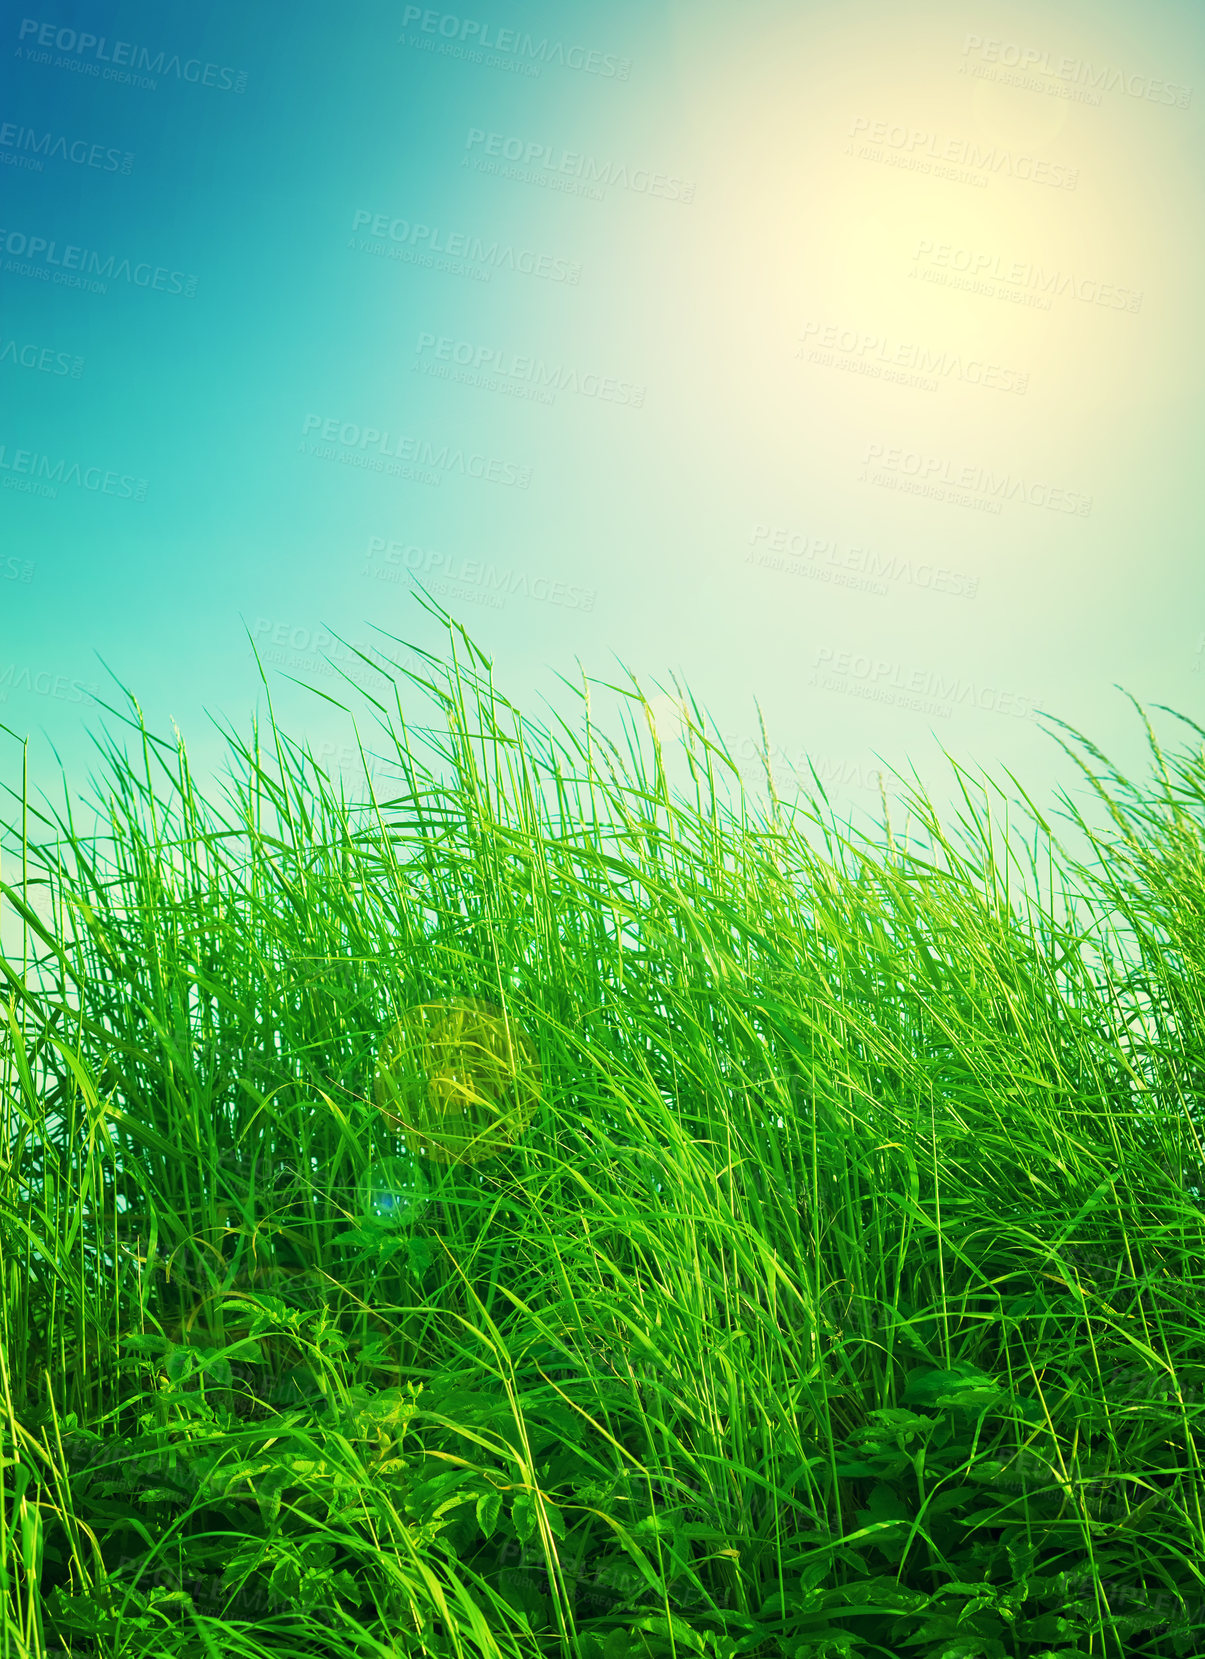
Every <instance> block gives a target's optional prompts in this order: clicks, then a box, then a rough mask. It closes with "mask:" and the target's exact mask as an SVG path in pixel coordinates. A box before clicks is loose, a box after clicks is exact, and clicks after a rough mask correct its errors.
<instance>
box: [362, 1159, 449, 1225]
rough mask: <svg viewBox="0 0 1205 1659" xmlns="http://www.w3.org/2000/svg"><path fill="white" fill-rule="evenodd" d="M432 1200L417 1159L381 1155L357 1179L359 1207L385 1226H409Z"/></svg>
mask: <svg viewBox="0 0 1205 1659" xmlns="http://www.w3.org/2000/svg"><path fill="white" fill-rule="evenodd" d="M430 1202H431V1188H430V1185H429V1183H428V1181H427V1177H426V1175H425V1174H424V1173H423V1167H422V1165H421V1164H420V1163H419V1162H418V1160H417V1159H416V1158H381V1159H378V1161H377V1162H376V1163H375V1164H371V1165H370V1166H369V1168H368V1169H367V1170H366V1171H365V1172H364V1174H363V1175H362V1176H361V1178H360V1208H361V1210H362V1211H363V1212H364V1213H365V1214H366V1215H369V1216H371V1217H372V1219H373V1220H374V1221H376V1222H379V1223H381V1224H382V1225H384V1226H388V1227H409V1226H411V1225H413V1223H414V1222H416V1221H417V1220H418V1218H419V1216H421V1215H422V1213H423V1211H424V1210H425V1209H426V1208H427V1206H428V1205H429V1204H430Z"/></svg>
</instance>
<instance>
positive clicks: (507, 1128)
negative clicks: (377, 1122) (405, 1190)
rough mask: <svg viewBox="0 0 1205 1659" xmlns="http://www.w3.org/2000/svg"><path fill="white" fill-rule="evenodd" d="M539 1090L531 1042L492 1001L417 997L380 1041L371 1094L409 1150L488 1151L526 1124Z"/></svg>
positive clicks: (450, 1157)
mask: <svg viewBox="0 0 1205 1659" xmlns="http://www.w3.org/2000/svg"><path fill="white" fill-rule="evenodd" d="M539 1098H540V1065H539V1058H538V1056H537V1054H536V1050H535V1046H534V1044H533V1043H532V1042H531V1040H530V1039H529V1038H528V1037H526V1036H525V1035H524V1033H523V1032H522V1031H520V1030H519V1028H518V1026H517V1025H516V1024H515V1022H514V1020H513V1019H511V1018H510V1017H509V1016H508V1015H504V1014H503V1012H502V1010H501V1009H500V1008H497V1007H495V1006H494V1004H493V1003H489V1002H480V1001H477V1000H475V999H473V998H468V997H464V998H455V999H450V1000H447V1001H442V1002H424V1003H420V1004H419V1005H418V1006H417V1007H416V1008H412V1009H409V1010H408V1011H407V1013H406V1014H404V1015H403V1017H402V1018H401V1019H400V1020H399V1021H398V1022H397V1024H396V1025H395V1026H394V1027H393V1028H392V1030H390V1031H389V1032H388V1033H387V1035H386V1037H385V1040H384V1042H383V1043H382V1045H381V1053H380V1057H379V1059H378V1061H377V1070H376V1079H375V1082H374V1085H373V1100H374V1101H375V1103H376V1106H377V1108H378V1110H379V1111H380V1112H381V1113H382V1115H383V1116H384V1117H385V1118H386V1120H387V1121H388V1122H389V1123H390V1124H391V1125H392V1126H393V1128H394V1129H396V1130H397V1131H398V1133H399V1134H400V1135H401V1137H402V1140H403V1142H404V1143H405V1146H406V1150H407V1151H408V1152H409V1153H410V1154H411V1155H412V1156H418V1157H423V1158H430V1159H432V1160H433V1161H434V1162H435V1163H443V1164H474V1163H480V1162H481V1161H483V1160H484V1159H486V1158H496V1157H497V1156H498V1155H499V1153H501V1152H503V1151H505V1149H506V1148H507V1147H508V1146H511V1145H513V1144H514V1142H515V1141H516V1140H517V1139H518V1138H519V1136H520V1135H521V1134H522V1133H523V1131H524V1130H525V1129H526V1128H527V1127H528V1125H529V1124H530V1122H531V1120H532V1118H533V1117H534V1115H535V1109H536V1105H537V1103H538V1101H539Z"/></svg>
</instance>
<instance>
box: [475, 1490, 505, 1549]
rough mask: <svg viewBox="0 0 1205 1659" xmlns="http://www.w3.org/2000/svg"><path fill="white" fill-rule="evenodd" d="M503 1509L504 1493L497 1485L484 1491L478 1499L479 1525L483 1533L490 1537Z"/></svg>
mask: <svg viewBox="0 0 1205 1659" xmlns="http://www.w3.org/2000/svg"><path fill="white" fill-rule="evenodd" d="M501 1510H502V1494H501V1492H499V1491H498V1489H497V1488H496V1487H491V1488H490V1489H489V1491H488V1492H483V1493H482V1494H481V1496H480V1497H479V1498H478V1499H477V1525H478V1526H479V1527H480V1528H481V1532H482V1535H483V1536H484V1537H486V1538H488V1537H489V1536H490V1535H491V1534H492V1532H493V1530H494V1528H495V1527H496V1526H497V1524H498V1516H499V1514H500V1513H501Z"/></svg>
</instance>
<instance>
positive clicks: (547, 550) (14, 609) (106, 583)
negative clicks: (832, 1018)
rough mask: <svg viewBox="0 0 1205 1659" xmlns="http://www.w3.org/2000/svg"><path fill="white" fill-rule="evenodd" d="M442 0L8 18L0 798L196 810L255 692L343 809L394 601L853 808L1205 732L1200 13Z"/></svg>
mask: <svg viewBox="0 0 1205 1659" xmlns="http://www.w3.org/2000/svg"><path fill="white" fill-rule="evenodd" d="M464 3H465V5H466V7H468V8H469V9H466V10H463V11H444V10H441V9H438V8H436V9H429V8H424V7H419V6H414V5H399V4H394V3H389V4H384V3H381V0H363V3H360V4H357V5H356V6H355V7H354V8H346V9H344V10H343V11H342V12H341V11H339V10H338V9H332V8H331V7H329V6H325V5H324V6H321V7H319V6H318V5H316V4H315V3H314V0H298V3H297V4H296V5H294V6H291V7H289V8H288V10H287V13H286V12H282V11H281V10H280V9H279V8H267V7H247V6H245V5H235V4H234V3H233V0H220V3H217V4H213V5H209V6H206V7H204V8H197V7H185V6H183V5H179V4H159V5H155V6H151V5H149V4H145V3H143V4H127V3H125V0H110V3H108V4H106V5H104V6H101V5H99V4H97V3H95V0H92V3H88V4H72V3H71V0H59V3H58V4H57V5H56V6H55V8H54V9H53V10H48V11H42V10H38V9H37V7H38V6H39V5H40V4H41V0H25V4H28V5H30V6H32V7H34V10H33V11H31V12H30V14H29V15H25V13H24V11H23V10H22V8H21V7H18V8H17V9H16V10H10V11H9V12H8V13H7V14H6V17H5V20H4V22H3V23H2V24H0V85H2V92H0V168H2V169H3V174H2V176H3V182H4V187H5V188H4V190H3V201H4V206H3V209H2V210H0V292H2V294H3V300H2V304H0V446H2V447H0V486H2V487H0V515H2V524H3V529H2V535H0V721H2V722H3V724H4V726H5V728H6V729H7V735H5V734H0V781H3V782H5V783H7V784H8V785H9V786H10V787H12V786H14V784H18V783H19V778H20V767H21V759H22V743H23V741H24V740H25V739H26V738H28V740H29V750H28V755H29V767H30V773H31V776H32V777H33V778H34V780H35V784H38V785H40V784H43V783H44V784H45V785H46V786H47V787H52V786H53V784H54V779H55V777H56V776H57V771H58V767H59V766H60V764H61V765H62V766H63V767H64V768H65V769H66V773H67V776H68V778H69V780H71V785H72V788H73V789H75V788H79V789H83V788H84V787H85V786H86V781H87V775H88V773H89V771H90V770H92V769H93V768H94V764H95V763H94V750H93V748H92V738H91V735H90V734H94V733H96V732H98V731H99V730H100V728H101V724H102V722H103V721H105V720H108V722H109V724H110V726H111V727H113V726H114V722H113V717H112V716H111V715H106V713H105V710H104V709H103V708H102V707H101V702H102V701H103V702H106V703H114V702H116V703H118V704H120V703H121V701H122V699H123V695H124V694H123V692H122V691H121V690H120V687H125V688H128V690H129V691H130V692H131V693H132V694H133V695H134V696H135V697H136V698H137V700H138V703H139V706H140V707H141V708H142V709H143V711H144V712H145V714H146V718H147V720H148V722H149V724H150V725H151V726H152V728H153V729H154V730H156V731H158V732H161V733H163V734H164V735H167V736H170V735H171V732H172V730H173V726H174V727H175V728H176V729H178V730H179V731H180V732H181V733H182V734H183V735H184V738H185V740H186V742H187V744H188V747H189V751H190V754H191V755H192V757H193V762H194V765H195V767H196V770H197V772H198V773H199V775H201V776H202V777H204V776H206V775H207V774H208V772H209V770H210V769H212V768H214V767H217V766H219V765H220V763H221V758H222V743H221V739H220V736H219V733H218V730H217V727H216V726H215V721H217V722H222V721H225V722H228V723H230V724H232V725H233V726H234V727H235V728H237V729H238V730H240V731H244V732H245V731H246V730H247V729H248V728H249V725H250V722H251V720H252V718H253V717H254V715H255V714H256V711H257V710H259V711H260V712H262V710H263V708H264V705H265V692H264V686H263V683H262V681H261V678H260V668H259V666H257V661H256V655H255V649H253V647H254V648H256V649H257V650H258V653H259V657H260V661H261V662H262V665H263V668H264V670H265V672H266V673H267V676H268V680H269V684H270V685H271V689H272V698H273V704H274V707H275V710H276V713H277V717H278V719H279V720H280V722H281V724H282V725H283V726H284V728H285V729H286V730H287V731H289V732H290V733H291V734H292V735H294V736H296V737H298V738H299V739H304V740H306V741H308V742H310V743H311V745H312V746H313V748H314V750H315V752H316V753H317V754H319V755H320V757H321V758H323V760H324V761H325V762H327V763H328V764H330V765H332V766H334V767H345V766H353V764H354V751H353V749H352V746H351V745H352V732H351V727H350V722H349V719H348V717H347V716H345V715H343V714H342V713H341V712H340V711H339V710H338V709H337V708H336V707H334V706H333V705H332V703H331V702H330V701H329V698H330V697H332V696H333V697H338V698H340V699H341V700H349V699H353V698H355V697H356V696H358V695H359V694H358V692H356V691H354V690H353V688H352V687H349V686H348V684H347V683H346V681H345V680H344V679H343V678H342V677H341V676H340V673H339V672H338V670H339V669H342V670H343V671H344V672H345V673H347V674H350V675H351V677H352V679H353V680H355V681H357V682H359V683H361V684H363V685H364V686H368V687H371V686H373V685H374V683H376V682H375V681H374V678H373V675H372V673H371V670H369V669H368V668H366V667H365V666H364V665H363V663H362V662H361V660H360V659H359V658H358V657H357V656H356V655H355V654H354V650H353V648H357V649H361V650H364V651H367V652H370V653H371V651H372V650H373V649H374V648H379V647H381V646H382V645H383V646H384V647H385V648H386V649H387V650H389V651H391V652H393V653H394V654H395V655H396V656H399V657H400V658H401V660H404V661H413V660H414V659H413V658H411V657H409V655H408V653H407V646H408V645H417V646H419V647H421V648H422V649H425V650H430V651H435V652H437V653H439V652H442V651H443V649H444V645H445V642H446V635H445V633H444V631H443V629H442V627H441V626H440V624H439V623H438V621H437V619H435V618H433V617H432V616H430V615H429V614H428V613H427V611H426V610H424V609H423V607H422V606H421V605H420V604H419V603H418V601H417V599H416V598H415V583H416V581H419V580H421V581H422V582H423V583H424V584H425V585H426V587H427V589H428V591H429V592H430V593H431V595H432V597H433V598H435V599H436V600H438V602H439V603H440V604H443V605H444V606H446V607H447V609H448V610H450V611H451V612H452V614H453V615H454V617H455V618H456V619H457V620H458V621H459V622H461V623H462V624H463V625H464V626H465V628H466V629H467V630H468V632H469V633H470V634H471V636H472V637H473V638H474V639H475V640H476V641H477V643H478V644H479V645H480V646H481V647H482V649H483V650H485V651H486V653H487V654H488V655H489V657H490V659H491V660H492V662H493V664H494V669H493V672H494V677H495V682H496V684H497V685H498V686H499V688H500V689H501V690H502V691H503V692H504V693H505V694H506V695H507V696H509V697H510V698H511V700H512V701H514V702H517V703H518V705H519V707H520V708H522V709H523V710H524V711H525V712H526V713H529V714H531V715H533V716H535V717H536V718H537V719H539V718H543V719H547V718H548V713H549V710H550V709H557V710H560V711H561V712H562V713H564V714H565V716H566V717H567V718H568V719H569V720H570V721H571V722H574V723H575V722H577V720H578V718H579V712H580V708H581V704H580V701H579V699H578V698H576V697H575V696H574V695H573V694H572V692H570V691H569V690H568V689H567V688H566V687H565V686H564V685H563V684H562V683H561V681H560V680H559V679H558V676H564V677H565V678H566V679H569V680H571V681H576V682H577V683H580V681H581V676H582V674H583V673H585V674H586V675H588V676H590V677H592V678H593V679H594V680H595V681H596V682H597V684H596V687H595V689H594V693H593V696H594V699H595V700H594V704H593V708H594V713H595V715H596V717H598V718H600V719H601V720H603V721H604V722H605V721H606V719H607V716H606V714H605V711H606V709H607V708H608V707H611V708H613V709H616V710H617V709H618V707H619V705H620V702H621V699H620V698H619V697H618V695H617V694H614V693H609V692H607V691H606V689H605V684H606V683H607V682H610V683H612V684H616V683H618V684H626V683H627V681H626V673H625V670H626V669H630V670H631V671H632V672H633V673H635V674H636V676H637V678H638V679H639V681H640V683H641V684H642V686H644V688H645V689H646V690H647V691H649V692H650V693H653V692H654V687H655V685H656V684H657V683H660V685H661V686H662V687H663V688H665V690H664V691H663V692H658V693H656V694H655V698H654V707H655V710H656V714H657V718H658V726H659V730H660V731H661V733H662V734H663V735H664V736H665V737H667V738H672V737H673V735H674V733H675V732H676V730H677V721H676V714H675V706H674V697H675V693H674V680H675V678H676V680H677V682H678V683H680V684H681V685H683V686H684V687H687V688H688V689H689V691H690V692H691V693H692V694H693V696H694V697H695V699H696V700H697V701H698V703H699V704H700V705H701V706H703V707H704V708H706V709H707V710H708V711H709V712H710V714H711V716H712V717H713V719H714V721H715V724H716V727H717V728H718V730H719V732H720V734H721V735H722V736H723V738H724V739H725V741H726V742H727V744H728V746H729V748H730V751H731V752H732V754H733V756H734V758H735V759H737V760H738V762H739V764H740V766H741V768H742V772H743V775H744V776H745V777H746V778H747V780H748V783H749V786H750V787H751V788H754V789H756V788H758V787H759V779H760V777H761V766H760V762H759V760H758V758H757V749H758V747H759V745H760V741H761V740H760V731H759V721H758V709H759V708H760V710H761V713H762V715H763V716H764V718H765V721H766V725H767V729H768V732H769V735H770V741H771V745H772V754H773V760H774V765H775V768H776V772H777V776H778V780H779V783H780V788H781V786H782V782H783V779H784V778H789V775H790V769H791V767H792V766H794V767H796V768H798V769H799V770H800V771H806V768H807V765H808V762H809V760H810V761H811V763H812V764H813V765H815V767H816V768H817V771H818V773H819V775H820V777H821V779H822V781H824V783H825V785H826V787H827V788H828V789H829V792H830V795H831V797H832V798H833V800H834V802H835V803H836V804H837V806H838V807H839V808H840V809H841V810H843V811H849V812H853V813H855V814H859V813H873V812H875V811H877V809H878V802H879V793H878V780H879V775H880V773H883V772H885V771H886V773H887V774H888V782H889V783H890V769H891V768H896V769H898V770H900V771H902V772H904V773H906V774H907V773H910V772H911V771H912V770H913V769H915V771H916V773H917V774H918V775H919V776H920V777H921V779H922V780H923V781H924V783H925V785H926V787H928V788H929V789H930V791H931V792H932V794H933V796H934V798H935V799H937V800H939V801H944V800H947V799H953V798H954V791H955V785H954V783H953V781H952V779H951V777H950V774H949V770H948V765H947V762H946V761H945V759H944V758H943V750H944V751H945V752H946V753H948V754H949V755H950V756H952V757H953V758H955V759H956V760H957V761H958V762H959V763H960V764H962V765H964V766H967V767H969V768H971V769H972V770H975V769H978V768H980V767H983V768H986V769H987V770H988V771H989V772H990V773H992V774H993V775H994V776H997V777H1001V778H1003V777H1004V771H1005V769H1009V770H1011V771H1012V772H1013V773H1015V774H1016V775H1017V776H1018V777H1019V778H1020V779H1022V780H1023V781H1024V783H1025V786H1026V788H1027V790H1028V792H1029V793H1030V794H1031V795H1032V796H1033V797H1034V799H1035V800H1038V801H1041V802H1043V803H1045V804H1049V803H1050V801H1051V799H1052V791H1053V790H1054V789H1055V788H1056V787H1057V786H1065V787H1074V783H1075V774H1074V771H1073V769H1072V767H1071V765H1070V763H1069V762H1068V760H1067V758H1066V757H1065V756H1064V755H1063V753H1062V751H1061V750H1060V749H1059V747H1058V745H1057V744H1056V743H1055V742H1054V741H1053V740H1052V738H1051V736H1050V735H1049V726H1048V723H1046V722H1044V720H1043V718H1042V715H1043V712H1044V713H1046V714H1049V715H1052V716H1054V717H1055V718H1057V719H1058V720H1062V721H1064V722H1066V723H1067V724H1069V725H1071V726H1073V727H1075V728H1077V729H1079V730H1081V731H1083V732H1085V733H1086V734H1087V735H1088V736H1090V737H1091V738H1092V740H1093V741H1094V742H1095V743H1096V744H1097V745H1098V746H1099V747H1101V748H1102V749H1103V750H1104V751H1105V752H1106V753H1108V754H1110V755H1115V756H1117V757H1118V758H1119V759H1120V760H1121V761H1122V763H1124V764H1127V765H1132V764H1140V763H1141V759H1140V757H1141V755H1142V752H1143V738H1142V733H1141V728H1140V725H1139V722H1138V721H1137V718H1136V716H1135V714H1134V711H1133V709H1132V707H1131V705H1130V704H1129V702H1128V701H1127V700H1126V697H1125V696H1124V695H1123V692H1122V690H1119V689H1118V688H1119V687H1121V688H1124V689H1125V690H1126V691H1128V692H1130V693H1131V694H1132V695H1133V696H1135V697H1136V698H1137V699H1138V700H1139V701H1140V702H1142V703H1143V704H1145V705H1148V706H1153V705H1159V704H1162V705H1167V706H1168V707H1170V708H1173V709H1176V710H1178V711H1180V712H1182V713H1184V714H1186V715H1188V716H1189V717H1191V718H1193V719H1198V718H1200V715H1201V713H1202V708H1201V695H1200V694H1201V690H1202V686H1203V683H1205V682H1203V681H1202V678H1201V665H1202V662H1205V574H1203V571H1202V565H1201V561H1200V558H1199V554H1198V549H1199V546H1200V539H1201V537H1200V531H1201V513H1202V507H1201V499H1202V498H1201V491H1200V488H1199V484H1198V475H1199V452H1200V443H1201V436H1202V420H1201V413H1202V394H1201V374H1202V364H1203V353H1202V324H1201V307H1200V304H1199V298H1198V296H1199V294H1200V292H1201V286H1202V283H1201V279H1202V260H1201V253H1202V233H1203V229H1205V217H1203V215H1202V213H1201V182H1202V166H1203V163H1205V142H1203V141H1202V136H1203V135H1202V130H1201V127H1202V122H1201V111H1202V100H1203V98H1205V14H1203V13H1202V12H1201V10H1200V8H1199V7H1198V6H1195V5H1189V4H1185V3H1181V0H1166V3H1163V4H1160V5H1157V6H1155V7H1149V6H1142V7H1140V6H1139V5H1138V4H1136V3H1135V0H1126V3H1124V4H1121V3H1118V0H1107V3H1105V4H1100V3H1093V4H1088V3H1087V0H1067V3H1063V4H1060V5H1059V6H1058V7H1053V8H1052V7H1049V6H1041V5H1037V4H1007V5H1005V4H995V5H983V6H974V5H973V6H967V5H965V4H954V3H952V0H947V3H938V0H933V3H929V0H926V3H923V4H921V3H903V4H901V3H899V0H893V3H891V4H888V3H886V0H855V3H852V4H851V3H849V0H840V3H837V0H827V3H812V0H804V3H800V0H795V3H791V4H787V3H785V0H748V3H746V4H743V5H742V6H741V7H739V8H734V7H732V6H723V7H721V6H719V5H716V4H714V3H713V0H690V3H689V4H686V3H684V0H674V3H669V4H652V5H650V4H647V3H642V4H639V5H637V4H635V3H634V0H609V3H608V4H606V5H605V6H604V5H586V4H578V3H574V0H558V3H557V4H555V5H553V4H550V3H539V0H500V3H498V4H495V3H494V0H471V4H470V0H464ZM1194 463H1195V464H1194ZM621 665H622V666H621ZM298 680H299V681H303V682H306V684H307V685H308V686H310V687H313V688H316V689H317V690H318V691H319V692H320V693H325V694H326V695H325V696H322V695H315V694H314V691H313V690H307V689H304V688H303V687H302V686H301V685H298V684H296V683H294V682H295V681H298ZM408 695H410V694H408ZM406 706H407V709H408V710H409V708H410V707H411V706H412V707H413V710H414V718H415V719H416V721H419V722H421V721H424V720H426V719H428V718H429V717H430V710H429V707H428V705H427V704H426V703H425V702H424V701H423V700H422V699H421V698H420V697H419V696H418V694H417V693H413V694H412V696H411V701H410V702H409V703H407V705H406ZM114 729H116V728H114ZM609 729H610V730H611V731H612V733H613V735H615V736H616V737H618V735H619V727H618V721H617V718H616V719H615V720H612V721H611V723H610V726H609ZM1164 729H1166V730H1168V731H1169V732H1170V734H1171V737H1172V740H1173V742H1177V741H1179V740H1180V735H1181V734H1183V735H1184V736H1188V735H1191V734H1190V733H1189V732H1188V729H1187V728H1182V727H1179V726H1177V725H1176V724H1175V723H1174V722H1172V723H1170V724H1169V723H1167V722H1165V727H1164ZM671 767H672V768H677V772H676V775H677V776H678V777H679V778H681V779H685V777H686V775H687V774H686V772H685V768H684V766H679V765H678V761H677V760H676V759H675V760H673V761H671ZM671 775H674V773H673V772H671ZM788 793H789V791H788ZM0 815H3V814H0Z"/></svg>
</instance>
